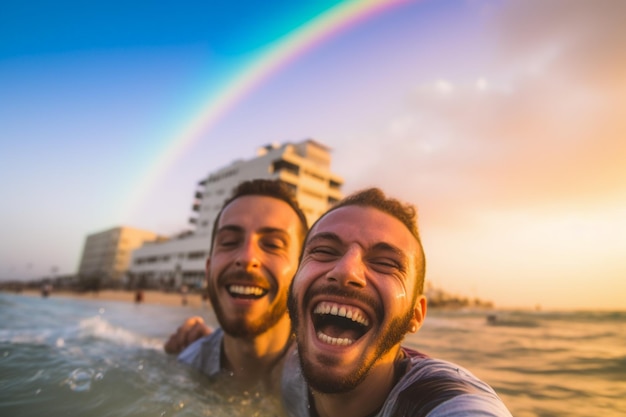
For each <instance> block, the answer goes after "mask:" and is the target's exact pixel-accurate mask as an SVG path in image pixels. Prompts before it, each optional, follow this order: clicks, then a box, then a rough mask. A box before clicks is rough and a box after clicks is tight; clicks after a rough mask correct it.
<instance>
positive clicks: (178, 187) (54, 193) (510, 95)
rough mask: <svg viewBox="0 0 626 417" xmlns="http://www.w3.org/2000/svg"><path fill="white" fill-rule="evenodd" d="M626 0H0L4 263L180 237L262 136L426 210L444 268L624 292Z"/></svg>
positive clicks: (6, 273) (65, 262)
mask: <svg viewBox="0 0 626 417" xmlns="http://www.w3.org/2000/svg"><path fill="white" fill-rule="evenodd" d="M624 16H626V2H624V1H620V0H612V1H610V0H597V1H580V0H554V1H552V0H551V1H540V0H518V1H481V0H475V1H474V0H468V1H445V0H443V1H386V2H380V1H374V2H368V1H365V2H364V1H330V0H321V1H310V2H308V1H302V2H292V1H291V2H290V1H265V2H254V1H248V0H245V1H241V0H236V1H230V2H228V1H222V2H210V1H209V2H200V1H176V2H158V4H155V3H154V2H148V1H140V2H122V1H117V0H112V1H108V2H79V1H75V2H72V1H64V0H60V1H54V2H52V1H28V0H26V1H20V2H18V1H3V2H2V3H1V4H0V170H1V173H2V176H1V180H0V198H1V201H2V204H0V280H9V279H16V278H17V279H31V278H39V277H42V276H44V275H50V273H51V271H52V270H53V269H54V270H55V271H57V272H56V273H57V274H67V273H74V272H76V270H77V268H78V263H79V259H80V255H81V250H82V245H83V243H84V239H85V237H86V235H87V234H89V233H94V232H98V231H102V230H105V229H108V228H111V227H115V226H119V225H127V226H133V227H138V228H143V229H148V230H153V231H155V232H158V233H162V234H173V233H176V232H179V231H182V230H184V229H186V228H188V227H189V225H188V224H187V219H188V217H189V216H190V213H191V204H192V199H193V194H194V191H195V187H196V184H197V182H198V181H199V180H201V179H202V178H203V177H204V176H206V175H207V174H208V173H209V172H211V171H213V170H215V169H217V168H221V167H223V166H225V165H227V164H229V163H230V162H232V161H233V160H235V159H239V158H244V159H249V158H252V157H254V155H255V153H256V149H257V148H258V147H260V146H263V145H265V144H268V143H272V142H278V143H284V142H298V141H301V140H304V139H306V138H313V139H315V140H317V141H319V142H321V143H323V144H326V145H328V146H329V147H330V148H332V157H333V166H332V168H333V171H334V172H336V173H338V174H339V175H341V176H343V178H344V179H345V186H344V189H343V191H344V193H346V194H347V193H349V192H351V191H355V190H357V189H359V188H363V187H366V186H379V187H381V188H383V189H384V190H385V191H386V192H388V193H389V194H391V195H394V196H397V197H399V198H401V199H404V200H406V201H409V202H412V203H414V204H416V205H417V206H418V209H419V216H420V228H421V232H422V239H423V243H424V247H425V251H426V256H427V279H428V280H429V281H431V282H432V283H433V284H434V285H435V286H438V287H442V288H444V289H446V290H448V291H450V292H455V293H459V294H463V295H466V296H470V297H480V298H483V299H487V300H493V301H494V302H495V303H496V305H497V306H498V307H529V308H533V307H534V306H535V305H541V306H542V308H544V309H552V308H557V309H561V308H581V309H596V308H601V309H620V310H624V309H626V260H625V258H626V26H625V25H624V24H623V20H624Z"/></svg>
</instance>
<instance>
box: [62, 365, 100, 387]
mask: <svg viewBox="0 0 626 417" xmlns="http://www.w3.org/2000/svg"><path fill="white" fill-rule="evenodd" d="M92 377H93V370H92V369H88V368H87V369H85V368H77V369H74V370H73V371H72V373H71V374H70V376H69V378H68V379H67V380H66V381H65V382H66V383H67V385H68V386H69V387H70V389H71V390H72V391H75V392H84V391H89V390H90V389H91V378H92Z"/></svg>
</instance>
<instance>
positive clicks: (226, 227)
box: [165, 180, 307, 397]
mask: <svg viewBox="0 0 626 417" xmlns="http://www.w3.org/2000/svg"><path fill="white" fill-rule="evenodd" d="M306 231H307V222H306V217H305V216H304V214H303V212H302V211H301V210H300V208H299V207H298V204H297V203H296V201H295V199H294V198H293V194H292V192H291V191H290V189H289V188H288V186H287V185H286V184H284V183H281V182H280V181H272V180H253V181H247V182H243V183H242V184H240V185H239V186H238V187H237V188H236V190H235V192H234V193H233V196H232V197H231V198H230V199H229V200H227V201H226V202H225V203H224V206H223V207H222V209H221V211H220V212H219V214H218V216H217V218H216V220H215V223H214V227H213V232H212V237H211V248H210V252H209V257H208V259H207V261H206V280H207V290H208V294H209V299H210V301H211V304H212V306H213V310H214V312H215V315H216V317H217V320H218V321H219V324H220V326H221V328H220V329H217V330H216V331H214V332H211V331H210V329H208V328H206V326H204V322H203V321H202V320H201V319H199V318H192V319H190V320H188V323H186V326H187V330H186V331H187V332H189V331H191V330H190V329H191V328H193V329H194V330H193V331H194V332H195V333H194V334H193V335H187V337H186V340H189V339H190V338H194V337H197V336H205V337H203V338H202V339H200V340H197V341H196V342H195V343H193V344H191V345H190V346H189V347H187V349H185V350H184V351H183V352H182V353H181V354H180V356H179V360H180V361H181V362H183V363H186V364H189V365H191V366H192V367H194V368H196V369H198V370H200V371H201V372H202V373H204V374H206V375H208V376H209V377H210V378H211V380H213V381H218V382H219V383H220V387H221V388H223V387H225V386H226V387H228V388H232V389H234V390H235V391H239V392H243V391H245V390H257V391H261V392H266V393H268V394H269V395H273V396H276V397H278V386H279V384H278V380H279V379H280V375H281V368H282V363H283V359H284V355H285V353H286V352H287V350H288V349H289V348H290V346H292V345H293V338H292V336H291V323H290V321H289V317H288V315H287V291H288V288H289V284H290V283H291V280H292V279H293V276H294V274H295V271H296V269H297V265H298V255H299V254H300V251H301V247H302V241H303V239H304V235H305V234H306ZM194 324H195V327H194ZM184 343H185V342H181V341H180V339H178V340H177V339H176V338H172V339H170V341H168V343H167V344H166V346H165V348H166V351H168V352H175V351H177V350H178V349H180V347H181V345H184Z"/></svg>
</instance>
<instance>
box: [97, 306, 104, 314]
mask: <svg viewBox="0 0 626 417" xmlns="http://www.w3.org/2000/svg"><path fill="white" fill-rule="evenodd" d="M105 311H106V310H105V309H104V308H102V307H100V310H98V313H100V314H104V312H105Z"/></svg>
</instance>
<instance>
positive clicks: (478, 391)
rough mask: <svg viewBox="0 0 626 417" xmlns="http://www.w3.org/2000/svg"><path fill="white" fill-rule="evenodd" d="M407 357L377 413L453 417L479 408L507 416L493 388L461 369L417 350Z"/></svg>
mask: <svg viewBox="0 0 626 417" xmlns="http://www.w3.org/2000/svg"><path fill="white" fill-rule="evenodd" d="M409 358H410V363H409V365H408V366H407V371H406V373H405V374H404V375H403V376H402V377H401V378H400V380H399V381H398V383H397V384H396V386H395V387H394V388H393V390H392V392H391V393H390V395H389V398H388V399H387V402H386V404H385V407H384V408H385V409H386V413H381V414H380V415H381V416H386V415H393V416H432V417H434V416H456V415H468V413H469V414H472V413H473V412H479V411H480V412H483V413H484V415H486V416H489V415H493V416H510V413H509V412H508V410H507V409H506V407H505V406H504V404H503V403H502V401H501V400H500V398H498V396H497V394H496V393H495V391H494V390H493V388H491V387H490V386H489V385H487V384H486V383H485V382H483V381H481V380H480V379H478V378H477V377H475V376H474V375H473V374H472V373H471V372H469V371H468V370H466V369H465V368H463V367H461V366H458V365H456V364H454V363H452V362H448V361H444V360H441V359H434V358H429V357H427V356H425V355H423V354H420V353H419V352H414V354H411V355H409ZM388 413H389V414H388Z"/></svg>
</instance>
